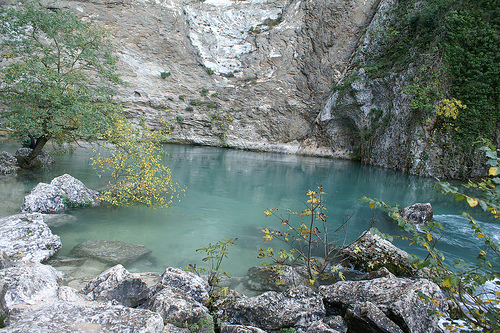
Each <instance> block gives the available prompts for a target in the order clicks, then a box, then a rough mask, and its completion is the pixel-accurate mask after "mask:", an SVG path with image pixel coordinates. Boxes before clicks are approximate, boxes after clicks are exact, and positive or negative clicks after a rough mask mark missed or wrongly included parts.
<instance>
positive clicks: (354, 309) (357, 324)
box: [345, 302, 403, 333]
mask: <svg viewBox="0 0 500 333" xmlns="http://www.w3.org/2000/svg"><path fill="white" fill-rule="evenodd" d="M345 320H346V321H347V325H348V326H349V329H350V330H351V331H353V332H387V333H403V330H402V329H401V328H400V327H399V326H398V325H396V324H395V323H394V322H393V321H392V320H390V319H389V318H388V317H387V316H386V315H385V313H384V312H383V311H382V310H380V308H378V307H377V306H376V305H375V304H373V303H372V302H363V303H355V304H353V305H352V306H350V307H349V308H348V309H347V313H346V315H345Z"/></svg>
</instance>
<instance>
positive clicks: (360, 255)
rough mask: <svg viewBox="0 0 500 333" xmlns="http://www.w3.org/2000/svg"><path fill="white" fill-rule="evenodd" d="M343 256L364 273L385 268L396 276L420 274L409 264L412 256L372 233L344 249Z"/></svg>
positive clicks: (367, 233)
mask: <svg viewBox="0 0 500 333" xmlns="http://www.w3.org/2000/svg"><path fill="white" fill-rule="evenodd" d="M341 254H342V255H343V256H344V257H345V258H346V259H347V260H348V262H349V263H350V264H351V265H352V266H353V267H354V268H355V269H358V270H361V271H364V272H370V271H376V270H378V269H380V268H382V267H385V268H387V269H388V270H389V272H391V273H392V274H394V275H396V276H414V275H415V274H417V273H418V270H417V269H416V268H415V267H414V266H413V265H411V264H410V263H409V262H408V260H407V259H408V257H409V256H410V255H409V254H408V253H407V252H405V251H403V250H401V249H399V248H397V247H396V246H394V245H393V244H392V243H391V242H389V241H387V240H385V239H382V238H381V237H380V236H378V235H374V234H372V233H371V232H366V233H365V234H364V235H363V236H362V237H361V238H360V239H358V241H356V242H353V243H352V244H350V245H349V246H348V247H346V248H345V249H342V251H341Z"/></svg>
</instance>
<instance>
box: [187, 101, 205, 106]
mask: <svg viewBox="0 0 500 333" xmlns="http://www.w3.org/2000/svg"><path fill="white" fill-rule="evenodd" d="M189 105H193V106H200V105H203V101H200V100H197V99H192V100H190V101H189Z"/></svg>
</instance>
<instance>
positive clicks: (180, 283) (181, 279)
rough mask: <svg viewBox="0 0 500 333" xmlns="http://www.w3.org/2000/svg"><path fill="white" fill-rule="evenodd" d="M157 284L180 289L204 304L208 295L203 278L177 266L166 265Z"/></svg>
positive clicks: (206, 283)
mask: <svg viewBox="0 0 500 333" xmlns="http://www.w3.org/2000/svg"><path fill="white" fill-rule="evenodd" d="M158 284H159V285H163V286H169V287H174V288H177V289H180V290H182V291H184V292H185V293H186V294H187V295H189V296H190V297H191V298H193V299H194V300H195V301H196V302H198V303H201V304H204V303H205V302H206V299H207V298H208V296H209V295H208V290H209V285H208V282H207V281H206V280H205V279H203V278H201V277H199V276H198V275H195V274H193V273H191V272H186V271H183V270H182V269H178V268H172V267H168V268H167V269H166V270H165V272H164V273H163V274H162V276H161V280H160V282H158Z"/></svg>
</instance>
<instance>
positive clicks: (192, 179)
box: [0, 145, 499, 276]
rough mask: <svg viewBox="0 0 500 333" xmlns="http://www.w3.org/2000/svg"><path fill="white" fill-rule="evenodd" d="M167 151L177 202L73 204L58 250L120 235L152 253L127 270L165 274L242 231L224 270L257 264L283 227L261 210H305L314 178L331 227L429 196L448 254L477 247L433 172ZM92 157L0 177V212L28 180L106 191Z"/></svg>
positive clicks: (388, 226) (468, 253)
mask: <svg viewBox="0 0 500 333" xmlns="http://www.w3.org/2000/svg"><path fill="white" fill-rule="evenodd" d="M0 149H2V150H8V151H10V152H11V153H13V152H14V151H15V147H12V146H6V145H4V147H3V148H2V147H0ZM166 150H167V151H168V156H166V159H165V160H166V163H167V164H168V165H169V166H170V168H171V170H172V175H173V179H174V181H176V182H178V183H179V184H181V185H184V186H186V188H187V189H186V196H185V197H183V198H181V201H180V202H179V203H174V204H173V205H172V206H171V207H169V208H166V209H156V210H153V209H148V208H146V207H143V206H136V207H128V208H107V207H94V208H85V209H76V210H71V211H69V212H68V213H69V214H71V215H72V216H73V218H71V219H66V220H65V222H64V223H59V224H58V225H53V226H51V228H52V231H53V232H54V233H55V234H57V235H59V236H60V237H61V239H62V242H63V248H62V250H61V251H60V253H59V256H60V257H63V256H68V255H69V253H70V251H71V249H72V248H73V247H74V246H75V245H76V244H78V243H80V242H83V241H86V240H89V239H105V240H121V241H126V242H130V243H135V244H143V245H145V246H146V247H148V248H149V249H150V250H152V251H153V254H152V256H151V257H150V258H149V259H148V260H143V261H141V262H137V263H135V264H133V265H132V266H130V267H127V268H128V269H130V270H131V271H153V272H161V271H163V270H164V269H165V268H166V267H168V266H172V267H185V266H186V265H187V264H188V263H194V262H199V260H198V259H199V258H201V254H200V253H197V252H196V251H195V250H196V249H198V248H201V247H204V246H206V245H208V243H215V242H217V241H218V240H221V239H223V238H224V237H229V238H235V237H238V245H237V246H235V247H233V248H231V250H230V251H231V252H230V258H229V259H228V260H227V262H225V270H226V271H229V272H231V273H232V275H233V276H242V275H244V274H245V273H246V270H247V269H248V267H250V266H251V265H259V264H260V263H261V262H260V261H259V260H258V259H256V256H257V251H258V249H259V247H264V244H263V240H262V235H263V234H262V232H261V231H260V230H261V229H262V228H264V227H269V228H271V227H276V228H279V226H280V225H279V222H278V220H275V219H273V218H269V217H268V218H265V216H264V214H263V211H264V210H265V209H266V208H271V207H277V208H280V210H283V211H284V210H286V209H287V208H291V209H292V210H295V211H301V210H302V209H303V207H304V206H303V205H304V204H303V202H302V200H303V199H304V198H305V196H304V194H305V192H306V191H307V190H308V189H315V187H316V184H321V185H323V189H324V191H325V192H328V193H330V194H335V196H334V197H333V198H332V199H331V200H330V201H329V202H328V204H327V207H328V216H329V221H330V222H331V223H332V224H335V223H339V222H340V221H341V220H342V219H343V218H344V217H345V216H346V215H347V214H348V213H349V212H353V211H355V214H354V216H353V218H352V219H351V221H350V226H349V238H350V239H354V238H356V237H357V236H358V235H359V234H360V233H361V232H363V231H364V230H365V229H366V228H367V227H369V225H370V223H371V220H372V217H373V214H374V212H373V211H371V210H370V209H369V208H368V207H367V205H365V204H362V203H360V202H359V198H361V197H362V196H363V195H366V196H369V197H376V198H379V199H381V200H384V201H385V202H387V203H389V204H394V203H398V204H400V205H401V206H407V205H411V204H413V203H415V202H431V203H432V205H433V207H434V211H435V215H437V217H438V219H442V221H441V222H442V223H443V224H445V228H446V229H447V230H449V231H450V232H449V234H448V235H447V236H446V237H444V238H443V240H442V242H443V245H444V250H445V252H446V253H449V254H450V256H456V255H460V256H464V257H470V258H474V257H475V256H476V254H477V251H476V250H475V246H476V245H475V243H474V242H473V241H472V240H471V238H473V237H469V235H468V234H467V232H465V231H464V230H465V229H467V221H464V220H463V219H462V218H461V217H459V216H457V215H456V214H457V212H458V210H459V209H461V208H462V207H461V206H456V204H455V203H454V202H453V201H452V199H451V198H445V197H443V196H442V195H440V194H439V193H437V192H436V191H435V190H434V189H433V188H432V183H433V181H434V180H433V179H426V178H419V177H412V176H408V175H404V174H401V173H398V172H393V171H387V170H382V169H379V168H373V167H367V166H363V165H359V164H356V163H352V162H348V161H339V160H331V159H324V158H314V157H302V156H295V155H282V154H271V153H257V152H247V151H238V150H230V149H223V148H213V147H200V146H181V145H167V146H166ZM91 155H92V152H91V150H90V149H79V150H77V151H76V152H74V153H73V154H72V155H66V156H56V160H57V164H56V165H55V166H53V167H51V168H48V169H47V170H44V171H43V172H40V173H37V174H31V175H27V174H22V175H20V177H18V180H12V179H10V180H8V179H3V180H0V181H1V185H2V186H1V189H0V195H1V197H2V198H4V200H3V204H2V205H1V208H0V215H1V216H6V215H9V214H14V213H16V212H18V210H19V207H20V206H21V204H22V200H23V197H24V195H25V194H26V193H27V192H29V190H30V189H31V188H32V187H34V186H35V185H36V184H37V183H38V182H40V181H43V182H50V180H52V178H54V177H57V176H60V175H61V174H64V173H69V174H71V175H72V176H74V177H76V178H78V179H80V180H81V181H83V182H84V183H85V184H86V185H87V186H88V187H90V188H94V189H99V188H102V187H103V186H104V185H105V183H106V180H105V179H100V178H98V177H96V174H95V172H94V171H93V169H92V167H91V166H90V165H89V157H90V156H91ZM457 207H460V208H457ZM376 226H377V227H379V228H380V229H381V230H383V231H385V232H389V233H397V228H396V227H395V226H394V224H392V222H390V221H388V219H387V217H386V216H384V214H379V215H378V217H377V222H376ZM492 226H493V225H492ZM492 230H493V229H492ZM493 231H494V232H499V230H498V229H494V230H493ZM268 245H270V246H274V247H275V248H278V247H279V246H281V244H279V243H273V242H271V243H267V244H265V246H268ZM397 245H399V246H401V247H403V248H404V249H406V250H408V251H409V252H413V253H415V251H416V250H417V248H415V247H410V248H408V247H407V244H406V243H398V244H397ZM472 250H473V251H472Z"/></svg>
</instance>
